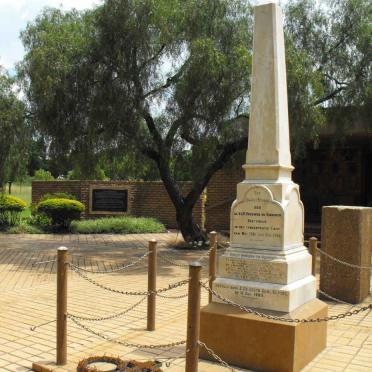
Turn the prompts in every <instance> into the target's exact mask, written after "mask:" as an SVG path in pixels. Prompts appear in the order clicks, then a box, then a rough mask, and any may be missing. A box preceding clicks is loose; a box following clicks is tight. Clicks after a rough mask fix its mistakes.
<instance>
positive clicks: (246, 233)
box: [201, 3, 327, 371]
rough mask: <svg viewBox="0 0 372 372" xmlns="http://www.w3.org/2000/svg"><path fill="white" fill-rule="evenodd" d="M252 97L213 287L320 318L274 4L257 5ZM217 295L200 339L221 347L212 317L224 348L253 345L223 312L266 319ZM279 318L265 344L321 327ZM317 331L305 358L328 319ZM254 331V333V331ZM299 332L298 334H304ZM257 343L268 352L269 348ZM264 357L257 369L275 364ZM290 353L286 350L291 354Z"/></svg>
mask: <svg viewBox="0 0 372 372" xmlns="http://www.w3.org/2000/svg"><path fill="white" fill-rule="evenodd" d="M251 97H252V99H251V113H250V121H249V140H248V151H247V157H246V164H245V165H244V166H243V168H244V169H245V180H244V181H243V182H241V183H239V184H238V186H237V198H236V200H235V201H234V203H233V205H232V207H231V218H230V221H231V225H230V242H231V244H230V247H229V248H228V249H227V250H226V253H225V254H224V255H223V256H222V257H221V258H220V260H219V265H218V275H217V279H216V280H215V281H214V283H213V289H214V290H216V291H217V292H218V293H219V294H220V295H221V296H222V297H225V298H228V299H230V300H232V301H234V302H236V303H238V304H240V305H244V306H248V307H254V308H258V309H262V312H265V311H266V312H270V313H272V312H273V311H274V312H278V315H282V314H283V312H284V313H290V312H292V311H294V310H295V311H296V313H297V314H302V315H303V316H306V317H307V318H311V317H312V316H315V315H316V317H318V316H319V314H323V315H324V314H326V313H327V308H326V305H324V304H323V303H322V302H320V301H318V300H316V281H315V278H314V277H313V276H312V275H311V255H310V254H309V253H308V250H307V248H305V247H304V244H303V242H304V241H303V230H304V210H303V205H302V203H301V200H300V193H299V187H298V185H296V184H295V183H294V182H293V181H292V178H291V173H292V170H293V167H292V165H291V154H290V145H289V144H290V141H289V125H288V103H287V81H286V67H285V51H284V34H283V21H282V13H281V9H280V7H279V6H278V5H276V4H274V3H269V4H265V5H261V6H257V7H255V25H254V40H253V71H252V96H251ZM213 301H214V302H215V304H213V303H212V304H210V305H209V306H207V307H206V308H204V309H203V310H202V317H201V320H202V326H201V340H202V341H203V342H205V343H206V344H207V345H209V346H210V347H212V349H213V347H214V346H215V347H217V348H218V350H219V351H220V352H221V348H220V347H218V345H214V344H213V337H212V336H211V335H208V334H209V332H207V328H208V327H207V326H206V322H208V321H211V320H212V318H213V319H214V321H213V322H212V324H213V325H214V329H215V330H214V332H217V333H218V332H220V334H219V339H220V340H223V342H225V343H229V344H228V345H229V346H228V345H227V344H226V350H236V348H235V346H236V345H235V346H234V342H235V343H236V342H244V341H246V342H248V343H249V344H250V342H249V341H248V338H247V337H249V336H248V334H247V332H245V333H244V334H240V336H239V340H236V341H233V340H231V338H229V337H228V335H227V334H225V332H226V327H225V326H224V324H222V323H224V319H225V321H226V322H228V324H234V327H236V326H238V325H239V324H240V325H239V327H240V326H241V327H242V329H247V330H248V329H249V327H247V324H250V326H251V327H252V329H256V332H257V331H258V328H257V327H259V326H263V323H262V322H265V321H264V320H262V319H261V320H260V321H259V322H258V321H257V319H255V318H254V317H252V316H248V315H247V314H245V315H242V314H240V315H241V316H237V315H236V314H235V313H234V314H235V315H234V316H233V315H232V314H229V310H228V308H226V305H224V306H225V307H223V306H217V304H216V303H218V302H222V301H221V300H219V299H218V298H214V299H213ZM219 311H221V313H220V314H218V313H219ZM232 316H233V318H234V320H233V321H232V318H231V317H232ZM288 316H291V314H289V315H288ZM217 318H218V322H216V320H217ZM221 322H222V323H221ZM257 322H258V323H257ZM216 324H217V326H216ZM273 324H275V321H274V322H272V321H270V322H269V325H268V326H266V328H265V333H264V335H261V336H260V337H261V339H260V340H261V345H263V344H265V343H267V344H268V345H269V344H271V343H272V342H274V341H273V340H274V339H277V340H278V339H280V338H281V337H283V338H284V340H287V341H283V344H282V345H276V347H279V349H280V348H281V347H284V344H286V345H285V346H286V348H287V349H288V350H292V349H293V348H295V346H296V347H297V349H296V350H297V351H298V350H301V348H298V345H295V341H294V340H295V338H291V340H292V341H293V343H290V341H289V338H288V337H286V332H289V334H292V336H293V335H294V333H293V332H300V331H298V329H300V330H302V331H301V332H304V334H307V335H312V330H314V332H315V327H313V328H311V327H312V325H311V324H306V325H305V324H302V325H301V327H300V328H298V329H297V330H296V331H295V328H296V327H294V328H293V327H292V328H291V329H289V328H288V327H289V325H288V324H286V325H285V324H282V323H280V322H279V324H280V326H279V327H276V326H275V327H274V325H273ZM270 328H273V332H274V333H275V334H276V336H275V337H274V338H272V335H270V333H268V332H267V330H268V329H270ZM274 328H275V330H274ZM277 332H279V333H277ZM281 332H284V333H281ZM291 332H292V333H291ZM238 333H239V332H238ZM274 333H273V334H274ZM319 334H321V335H322V336H321V338H320V339H319V340H318V343H317V345H316V347H315V348H310V349H309V350H307V354H306V355H307V357H306V358H300V360H302V361H303V362H304V363H305V364H306V363H307V362H308V361H309V360H311V357H310V356H312V357H313V356H315V355H316V354H317V353H318V352H319V351H320V350H321V349H322V348H323V347H325V338H326V326H325V325H320V326H318V327H317V331H316V335H317V336H319ZM249 335H250V336H252V334H251V333H250V332H249ZM287 335H288V334H287ZM314 336H315V333H314ZM255 337H257V336H255ZM293 337H294V336H293ZM297 339H298V340H300V339H301V337H297ZM211 342H212V344H211V345H210V343H211ZM286 342H287V343H286ZM288 342H289V344H288ZM231 343H232V344H231ZM269 349H270V347H267V350H269ZM254 350H255V352H257V353H261V354H262V353H264V354H265V352H264V350H258V349H257V348H255V349H254ZM282 351H283V353H284V352H285V351H284V350H282ZM292 351H293V350H292ZM252 355H254V353H253V354H252ZM283 355H284V354H283ZM291 355H292V354H291ZM293 355H294V354H293ZM222 357H223V359H225V358H226V360H227V361H229V362H230V363H233V364H234V363H236V364H237V365H241V366H243V367H248V368H258V367H257V366H260V363H259V362H258V364H257V360H256V361H252V363H251V364H249V363H248V364H247V361H245V362H244V363H243V364H244V365H242V364H241V361H239V360H237V359H236V358H235V357H233V356H232V355H231V352H228V351H226V353H223V352H222ZM224 357H225V358H224ZM267 357H269V356H267ZM296 358H298V356H297V357H296ZM253 359H254V357H253ZM264 359H265V358H263V359H262V363H263V364H262V365H261V366H260V368H259V369H265V368H269V370H271V369H270V368H271V367H268V365H267V364H265V363H266V362H265V361H264ZM290 359H291V357H290V356H288V360H290ZM305 360H306V362H305ZM274 364H275V363H274ZM302 364H303V363H302ZM270 365H271V366H272V364H270ZM299 365H301V363H297V364H296V363H295V364H293V363H292V364H291V366H290V364H288V365H287V366H288V368H287V369H286V368H284V369H283V368H282V364H278V369H274V370H276V371H281V370H286V371H287V370H288V371H292V370H297V367H295V366H299ZM302 366H303V365H302Z"/></svg>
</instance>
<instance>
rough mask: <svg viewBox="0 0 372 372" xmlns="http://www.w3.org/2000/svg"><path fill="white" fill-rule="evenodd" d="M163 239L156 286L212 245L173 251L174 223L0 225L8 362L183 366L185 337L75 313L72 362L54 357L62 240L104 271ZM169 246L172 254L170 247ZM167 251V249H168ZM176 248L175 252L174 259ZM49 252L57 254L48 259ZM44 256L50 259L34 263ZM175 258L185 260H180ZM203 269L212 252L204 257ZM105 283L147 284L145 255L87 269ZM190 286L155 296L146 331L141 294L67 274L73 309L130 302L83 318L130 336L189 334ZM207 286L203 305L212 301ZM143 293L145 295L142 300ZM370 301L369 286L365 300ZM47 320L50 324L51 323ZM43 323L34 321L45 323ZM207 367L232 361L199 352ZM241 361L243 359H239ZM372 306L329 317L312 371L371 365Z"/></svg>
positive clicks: (14, 366)
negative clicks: (29, 228) (33, 229)
mask: <svg viewBox="0 0 372 372" xmlns="http://www.w3.org/2000/svg"><path fill="white" fill-rule="evenodd" d="M151 239H156V240H157V241H158V246H159V248H160V249H161V253H160V255H161V256H163V257H164V258H163V259H159V268H158V288H162V287H167V286H168V284H170V283H174V282H178V281H180V280H183V279H186V278H187V274H188V269H187V265H186V264H187V262H188V261H189V262H191V261H193V260H195V259H197V258H198V257H200V256H202V255H203V254H205V251H185V250H182V251H177V252H175V251H173V250H172V251H171V250H170V249H169V248H168V246H169V245H173V244H174V243H175V242H177V241H178V240H180V236H179V235H177V234H176V233H167V234H141V235H126V236H124V235H123V236H121V235H95V236H94V235H84V236H79V235H55V236H54V235H22V236H21V235H0V295H1V297H0V371H12V372H16V371H30V370H31V365H32V363H33V362H36V363H40V364H44V365H49V366H51V368H53V371H54V370H55V371H75V370H76V365H77V362H78V361H79V360H80V359H82V358H83V357H87V356H91V355H97V354H109V355H119V356H121V357H123V358H125V359H137V360H149V359H150V360H153V359H157V360H160V361H162V362H163V367H162V368H163V369H164V370H165V371H168V370H169V371H184V363H185V360H184V355H185V347H184V345H179V346H175V347H167V348H157V347H155V348H153V349H139V348H138V347H135V346H133V345H131V346H129V345H127V346H123V345H119V344H114V343H112V342H109V341H106V340H104V339H103V338H100V337H99V336H97V335H94V334H92V333H91V332H88V330H86V329H85V330H84V329H81V328H80V327H79V325H78V324H75V323H74V322H73V321H72V320H69V321H68V365H67V366H65V367H64V368H56V367H52V366H53V363H54V361H55V322H54V319H55V304H56V283H55V279H56V276H55V271H56V263H55V262H54V261H53V260H54V259H55V257H56V249H57V247H59V246H62V245H63V246H66V247H68V248H69V252H70V257H71V262H72V263H73V264H75V265H77V266H80V267H83V268H86V269H93V270H98V271H110V270H113V269H115V268H117V267H119V266H122V265H123V264H126V263H130V262H132V261H133V260H135V259H136V258H139V257H141V256H142V255H143V254H144V253H145V252H147V247H148V241H149V240H151ZM169 255H171V256H169ZM167 257H168V259H166V258H167ZM169 257H173V258H171V259H169ZM49 261H51V262H49ZM37 262H44V263H41V264H35V263H37ZM174 262H176V263H177V265H175V264H174ZM202 262H203V263H204V264H205V268H203V278H204V279H205V278H206V277H207V272H208V269H207V266H206V264H207V260H206V259H204V260H203V261H202ZM87 276H88V277H89V278H93V279H95V280H97V282H99V283H102V284H104V285H106V286H107V287H110V288H114V289H118V290H121V291H145V290H146V288H147V259H146V258H145V259H143V260H142V261H141V262H140V263H139V264H138V265H135V266H133V267H131V268H129V269H127V270H125V271H119V272H116V273H115V272H114V273H109V274H87ZM186 291H187V286H181V287H178V288H176V289H174V290H172V291H168V292H165V293H164V295H165V296H172V297H181V298H164V297H157V318H156V331H154V332H147V331H146V301H145V300H142V299H143V297H141V296H124V295H121V294H117V293H113V292H109V291H106V290H103V289H102V288H99V287H97V286H95V285H93V284H91V283H89V282H88V281H86V280H84V279H83V278H81V277H80V276H78V275H77V274H76V273H73V272H71V273H70V275H69V289H68V311H69V313H72V314H76V315H80V316H83V317H88V318H89V317H91V318H97V317H107V316H108V315H111V314H116V313H120V312H122V311H123V310H125V309H130V308H131V307H132V306H133V305H135V304H138V305H137V306H135V307H134V308H133V310H131V311H129V312H128V313H127V314H124V315H123V316H121V317H117V318H113V319H108V320H104V321H100V322H97V321H94V322H93V321H87V320H81V321H78V322H80V323H81V324H83V325H84V326H85V327H88V328H89V329H91V330H93V331H94V332H95V333H99V334H102V335H104V336H105V337H108V338H112V339H117V340H121V341H124V342H125V343H127V344H152V345H158V344H168V343H173V342H177V341H182V340H185V338H186V310H187V298H186V297H182V295H184V294H186ZM207 297H208V296H207V293H206V292H205V291H204V290H203V291H202V305H204V304H206V303H207ZM141 300H142V302H141ZM370 302H372V298H371V296H370V297H369V298H368V299H367V300H366V303H370ZM350 308H351V306H349V305H344V304H335V303H333V302H329V313H330V315H334V314H338V313H343V312H346V311H348V310H350ZM44 323H46V324H44ZM40 324H44V325H41V326H40V327H37V328H36V329H35V330H31V327H33V326H37V325H40ZM199 370H200V371H219V370H221V371H223V370H226V368H224V367H222V366H220V365H218V364H214V363H210V362H206V361H200V363H199ZM237 370H238V369H237ZM371 370H372V313H371V311H369V312H368V311H367V312H362V313H360V314H358V315H356V316H353V317H349V318H344V319H341V320H339V321H335V322H329V323H328V346H327V349H326V350H325V351H324V352H323V353H321V354H320V355H319V356H318V357H317V358H316V359H315V360H314V361H313V362H312V363H311V364H310V365H308V367H306V368H305V371H314V372H315V371H371Z"/></svg>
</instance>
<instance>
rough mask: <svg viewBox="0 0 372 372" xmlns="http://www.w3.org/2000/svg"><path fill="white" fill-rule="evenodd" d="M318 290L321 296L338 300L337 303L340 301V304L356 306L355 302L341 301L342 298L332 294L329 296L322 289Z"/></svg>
mask: <svg viewBox="0 0 372 372" xmlns="http://www.w3.org/2000/svg"><path fill="white" fill-rule="evenodd" d="M318 292H319V293H320V294H322V295H323V296H325V297H328V298H329V299H330V300H332V301H335V302H338V303H340V304H343V305H349V306H356V305H355V304H351V303H349V302H345V301H342V300H340V299H339V298H336V297H333V296H331V295H330V294H328V293H325V292H324V291H322V290H321V289H318Z"/></svg>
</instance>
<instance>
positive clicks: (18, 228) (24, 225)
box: [6, 220, 46, 234]
mask: <svg viewBox="0 0 372 372" xmlns="http://www.w3.org/2000/svg"><path fill="white" fill-rule="evenodd" d="M45 232H46V231H45V230H43V229H41V228H40V227H38V226H35V225H33V224H30V223H28V222H27V221H25V220H21V221H20V223H19V224H17V225H15V226H10V227H9V228H7V229H6V233H8V234H44V233H45Z"/></svg>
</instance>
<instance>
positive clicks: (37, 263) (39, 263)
mask: <svg viewBox="0 0 372 372" xmlns="http://www.w3.org/2000/svg"><path fill="white" fill-rule="evenodd" d="M56 261H57V260H56V259H54V260H48V261H39V262H34V263H33V264H32V265H31V266H36V265H42V264H48V263H50V262H56Z"/></svg>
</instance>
